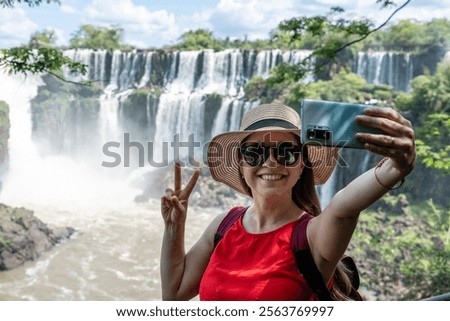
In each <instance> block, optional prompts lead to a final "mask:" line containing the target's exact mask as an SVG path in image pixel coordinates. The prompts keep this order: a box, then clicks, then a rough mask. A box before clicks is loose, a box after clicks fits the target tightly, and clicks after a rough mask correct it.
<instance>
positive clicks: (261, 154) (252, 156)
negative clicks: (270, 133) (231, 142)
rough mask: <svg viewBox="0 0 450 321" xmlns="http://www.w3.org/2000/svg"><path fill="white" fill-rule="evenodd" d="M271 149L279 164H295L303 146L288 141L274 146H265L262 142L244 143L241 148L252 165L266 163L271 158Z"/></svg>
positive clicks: (243, 154) (247, 161) (245, 158)
mask: <svg viewBox="0 0 450 321" xmlns="http://www.w3.org/2000/svg"><path fill="white" fill-rule="evenodd" d="M271 150H272V151H273V156H274V158H275V159H276V160H277V162H278V164H280V165H283V166H290V165H293V164H295V162H297V160H298V159H299V157H300V155H301V152H302V148H301V146H299V145H294V144H292V143H288V142H283V143H279V144H277V145H272V146H265V145H263V144H262V143H244V144H243V145H242V146H241V148H240V152H241V156H242V158H243V159H244V160H245V162H246V163H247V164H248V165H250V166H252V167H255V166H261V165H262V164H264V163H265V162H266V161H267V159H268V158H269V156H270V152H271Z"/></svg>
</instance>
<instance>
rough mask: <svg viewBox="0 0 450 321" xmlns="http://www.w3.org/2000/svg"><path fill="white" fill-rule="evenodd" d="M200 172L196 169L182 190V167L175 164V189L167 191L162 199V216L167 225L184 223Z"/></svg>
mask: <svg viewBox="0 0 450 321" xmlns="http://www.w3.org/2000/svg"><path fill="white" fill-rule="evenodd" d="M199 175H200V171H199V170H198V169H196V170H195V171H194V174H193V175H192V177H191V179H190V180H189V182H188V183H187V185H186V186H185V188H184V189H181V166H180V164H179V163H178V162H176V163H175V189H174V190H172V189H171V188H167V189H166V194H165V195H164V196H163V197H161V214H162V217H163V219H164V223H165V224H166V225H171V224H176V223H184V222H185V221H186V212H187V207H188V200H189V196H190V195H191V192H192V190H193V189H194V187H195V184H196V183H197V180H198V177H199Z"/></svg>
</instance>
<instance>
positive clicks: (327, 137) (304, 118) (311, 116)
mask: <svg viewBox="0 0 450 321" xmlns="http://www.w3.org/2000/svg"><path fill="white" fill-rule="evenodd" d="M368 107H374V106H371V105H361V104H352V103H340V102H333V101H324V100H312V99H304V100H302V102H301V105H300V117H301V122H302V130H301V137H300V139H301V142H302V144H313V145H321V146H332V147H344V148H360V149H361V148H363V145H362V144H361V143H360V142H359V141H358V140H356V138H355V134H356V133H358V132H359V133H361V132H365V133H374V134H385V132H383V131H382V130H381V129H378V128H372V127H368V126H363V125H360V124H358V123H356V119H355V117H356V116H357V115H360V114H363V111H364V109H366V108H368ZM377 108H387V107H377Z"/></svg>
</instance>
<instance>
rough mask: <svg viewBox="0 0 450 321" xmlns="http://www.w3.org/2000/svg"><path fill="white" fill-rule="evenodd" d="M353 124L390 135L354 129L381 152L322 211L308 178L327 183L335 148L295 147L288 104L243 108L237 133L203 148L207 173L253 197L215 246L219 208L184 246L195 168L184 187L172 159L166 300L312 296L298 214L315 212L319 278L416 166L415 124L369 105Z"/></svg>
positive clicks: (295, 124) (295, 123)
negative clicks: (301, 258) (294, 246)
mask: <svg viewBox="0 0 450 321" xmlns="http://www.w3.org/2000/svg"><path fill="white" fill-rule="evenodd" d="M357 122H358V123H360V124H363V125H367V126H370V127H375V128H380V129H382V130H384V131H385V132H386V133H387V134H386V135H373V134H364V133H358V134H357V135H356V137H357V139H358V140H359V141H360V142H362V143H363V145H364V148H365V149H367V150H369V151H371V152H374V153H376V154H379V155H382V156H384V157H385V158H384V159H383V161H382V162H380V163H379V164H378V165H377V166H376V167H375V168H374V169H371V170H368V171H367V172H365V173H364V174H362V175H361V176H359V177H358V178H356V179H355V180H353V181H352V182H351V183H349V184H348V185H347V186H346V187H344V188H343V189H342V190H341V191H339V192H338V193H337V194H336V195H335V196H334V197H333V198H332V200H331V201H330V203H329V205H328V206H327V207H326V208H325V209H323V210H321V209H320V205H319V201H318V198H317V194H316V192H315V188H314V186H315V185H314V184H323V183H324V182H325V181H326V180H327V179H328V177H329V176H330V175H331V173H332V171H333V169H334V167H335V163H336V151H335V150H334V149H332V148H327V147H315V146H301V145H300V142H299V135H300V119H299V116H298V114H297V113H296V112H295V111H294V110H293V109H291V108H290V107H287V106H284V105H278V104H268V105H260V106H258V107H255V108H253V109H251V110H250V111H249V112H247V113H246V114H245V115H244V117H243V119H242V123H241V129H240V131H238V132H229V133H224V134H220V135H217V136H216V137H214V138H213V139H212V141H211V143H210V145H209V148H208V164H209V167H210V171H211V174H212V177H213V178H214V179H216V180H218V181H220V182H223V183H225V184H227V185H228V186H230V187H232V188H233V189H235V190H236V191H238V192H240V193H243V194H246V195H249V196H251V198H252V205H251V206H250V207H248V208H247V209H246V210H245V212H244V214H243V215H242V217H241V218H240V219H239V220H237V221H236V222H235V223H234V224H233V226H232V227H231V228H230V229H229V230H228V232H227V233H226V234H225V236H224V237H223V239H222V240H221V241H220V242H219V244H218V245H217V246H216V247H215V246H214V235H215V233H216V231H217V229H218V227H219V225H220V223H221V222H222V220H223V219H224V217H225V216H226V213H224V214H222V215H219V216H217V217H216V218H215V219H213V221H212V222H211V223H210V224H209V226H208V227H207V228H206V230H205V231H204V233H203V234H202V236H201V237H200V239H199V240H198V241H197V242H196V243H195V244H194V246H193V247H192V248H191V249H190V250H189V251H188V253H185V246H184V229H185V221H186V212H187V207H188V199H189V195H190V193H191V191H192V190H193V188H194V187H195V184H196V181H197V179H198V176H199V172H198V171H196V172H194V174H193V176H192V178H191V179H190V181H189V182H188V184H187V185H186V187H185V188H184V189H182V188H181V173H180V172H181V169H180V167H179V166H178V165H176V166H175V189H174V190H172V189H167V190H166V195H165V196H163V197H162V198H161V212H162V216H163V219H164V223H165V230H164V235H163V244H162V252H161V280H162V297H163V299H164V300H189V299H191V298H193V297H194V296H196V295H197V294H200V300H267V301H272V300H314V299H315V296H314V295H313V293H312V291H311V290H310V289H309V287H308V286H307V284H306V282H305V280H304V279H303V277H302V276H301V275H300V274H299V273H298V271H297V270H296V265H295V260H294V258H293V254H292V252H291V249H290V243H289V240H290V237H291V233H292V230H293V227H294V225H295V224H296V222H297V221H298V220H302V219H304V218H306V217H307V216H308V215H312V216H313V218H311V219H310V220H309V223H308V224H307V227H306V235H304V237H305V239H306V241H307V244H308V246H309V248H310V249H311V253H312V257H313V259H314V262H315V264H316V266H317V267H318V269H319V271H320V273H321V275H322V278H323V280H324V281H325V283H327V284H328V286H329V287H331V286H332V284H333V280H334V278H333V277H332V276H333V273H334V272H335V270H336V266H337V265H338V262H339V260H340V259H341V257H342V255H343V254H344V252H345V250H346V248H347V246H348V244H349V242H350V239H351V236H352V234H353V231H354V229H355V227H356V224H357V220H358V216H359V213H360V212H361V211H362V210H364V209H365V208H367V207H368V206H369V205H370V204H372V203H373V202H374V201H376V200H377V199H379V198H380V197H381V196H383V195H384V194H385V193H386V192H387V191H388V190H390V189H391V188H392V187H393V186H394V185H395V184H397V182H399V181H401V180H403V179H404V177H405V176H406V175H408V174H409V173H410V172H411V170H412V169H413V167H414V161H415V147H414V131H413V129H412V126H411V123H410V122H409V121H408V120H406V119H405V118H403V117H402V116H401V115H400V114H399V113H397V112H396V111H394V110H393V109H388V108H369V109H366V111H365V114H364V115H361V116H358V117H357Z"/></svg>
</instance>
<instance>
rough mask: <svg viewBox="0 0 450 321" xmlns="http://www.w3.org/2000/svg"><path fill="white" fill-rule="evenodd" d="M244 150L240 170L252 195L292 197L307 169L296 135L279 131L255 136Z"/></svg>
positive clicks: (250, 138)
mask: <svg viewBox="0 0 450 321" xmlns="http://www.w3.org/2000/svg"><path fill="white" fill-rule="evenodd" d="M268 147H271V148H268ZM242 148H243V149H242ZM242 148H241V162H240V171H241V173H242V175H243V176H244V180H245V182H246V183H247V185H248V186H249V187H250V189H251V190H252V196H253V197H255V196H257V195H259V196H263V197H265V198H267V197H274V196H289V197H291V194H292V188H293V187H294V185H295V184H296V183H297V181H298V179H299V178H300V175H301V173H302V171H303V167H304V165H303V162H302V157H301V148H300V144H299V141H298V139H297V138H296V136H295V135H294V134H292V133H285V132H276V131H274V132H269V133H268V132H261V133H253V134H251V135H250V136H249V137H248V138H247V139H246V141H245V142H243V144H242ZM244 154H245V155H244ZM264 155H265V156H264ZM266 157H267V158H266ZM248 163H251V165H250V164H248ZM280 163H281V164H280Z"/></svg>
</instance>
